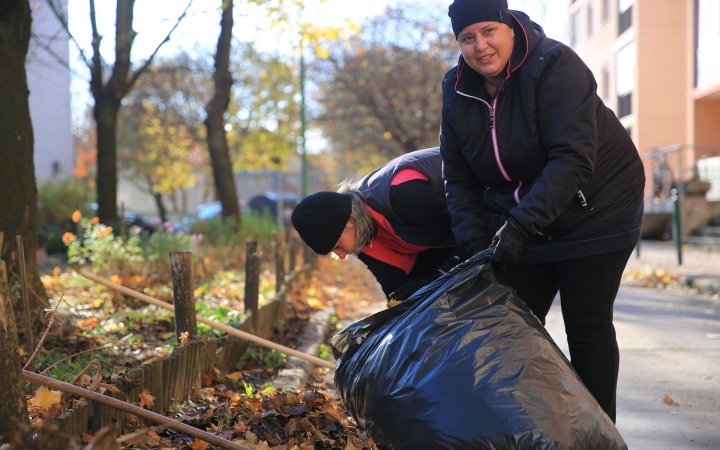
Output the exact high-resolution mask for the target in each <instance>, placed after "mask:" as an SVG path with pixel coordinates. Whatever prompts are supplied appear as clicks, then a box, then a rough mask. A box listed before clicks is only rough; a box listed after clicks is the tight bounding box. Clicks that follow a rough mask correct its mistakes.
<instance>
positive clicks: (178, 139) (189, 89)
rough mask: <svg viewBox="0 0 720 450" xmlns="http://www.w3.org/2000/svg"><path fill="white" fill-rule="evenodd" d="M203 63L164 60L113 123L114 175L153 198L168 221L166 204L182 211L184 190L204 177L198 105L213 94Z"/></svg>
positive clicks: (182, 57)
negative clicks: (115, 134)
mask: <svg viewBox="0 0 720 450" xmlns="http://www.w3.org/2000/svg"><path fill="white" fill-rule="evenodd" d="M207 66H208V64H207V63H206V61H205V60H204V59H203V58H192V57H191V56H190V55H188V54H187V53H181V54H179V55H176V56H174V57H173V58H164V59H161V60H159V61H158V62H157V64H156V65H155V66H154V67H152V68H151V69H150V70H149V71H148V73H147V76H145V77H142V79H141V80H140V82H139V83H138V86H137V87H136V88H135V89H133V91H132V92H131V93H130V94H129V95H128V97H127V98H126V101H125V105H124V107H123V109H122V111H121V113H120V117H119V121H118V164H119V169H120V173H119V176H120V177H122V178H124V179H126V180H127V181H129V182H130V183H132V184H133V185H135V186H136V187H137V188H138V189H140V190H142V191H145V192H147V193H148V194H150V195H152V196H153V198H154V199H155V204H156V206H157V208H158V216H159V217H160V219H161V220H162V221H163V222H165V221H166V220H167V210H168V208H167V206H166V204H165V200H164V199H169V200H170V201H171V203H172V205H173V209H174V211H175V212H186V207H184V202H183V201H182V200H181V201H178V200H177V196H179V197H181V199H182V198H184V195H183V194H184V193H185V190H187V189H190V188H192V187H193V186H195V184H196V183H197V182H198V180H199V179H201V178H203V177H204V176H206V175H207V170H205V169H206V166H205V161H206V159H207V158H206V153H207V152H206V151H205V143H204V139H205V129H204V127H203V126H202V122H203V118H204V110H203V106H204V104H205V103H206V102H207V99H208V98H209V96H210V93H211V91H212V85H211V83H210V79H209V77H208V76H207V72H206V71H207V68H208V67H207Z"/></svg>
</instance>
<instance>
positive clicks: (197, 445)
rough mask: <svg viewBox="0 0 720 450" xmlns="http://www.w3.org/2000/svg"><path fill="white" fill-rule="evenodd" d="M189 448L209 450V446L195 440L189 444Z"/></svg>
mask: <svg viewBox="0 0 720 450" xmlns="http://www.w3.org/2000/svg"><path fill="white" fill-rule="evenodd" d="M190 448H191V449H193V450H207V449H209V448H210V444H208V443H207V442H205V441H201V440H200V439H195V440H194V441H192V442H191V443H190Z"/></svg>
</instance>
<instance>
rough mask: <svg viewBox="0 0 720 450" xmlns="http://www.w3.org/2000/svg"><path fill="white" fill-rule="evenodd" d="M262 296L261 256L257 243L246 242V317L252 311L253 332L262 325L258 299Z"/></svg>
mask: <svg viewBox="0 0 720 450" xmlns="http://www.w3.org/2000/svg"><path fill="white" fill-rule="evenodd" d="M259 295H260V255H258V251H257V241H245V315H247V314H248V313H250V311H252V313H251V314H252V324H253V331H255V332H257V328H258V326H259V325H260V321H259V319H260V315H259V314H258V309H259V308H258V297H259Z"/></svg>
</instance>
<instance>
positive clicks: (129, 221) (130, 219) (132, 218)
mask: <svg viewBox="0 0 720 450" xmlns="http://www.w3.org/2000/svg"><path fill="white" fill-rule="evenodd" d="M90 209H92V210H93V211H96V212H97V209H98V205H97V203H91V204H90ZM120 212H121V211H120V209H119V208H118V211H117V215H118V224H119V222H120V220H119V217H120ZM113 226H114V225H113ZM125 226H126V227H127V228H128V229H129V228H131V227H140V228H142V229H143V230H145V231H147V232H149V233H152V232H153V231H154V230H155V228H154V227H153V226H152V224H151V223H150V221H148V220H145V218H143V217H142V216H141V215H139V214H138V213H136V212H135V211H131V210H128V209H125Z"/></svg>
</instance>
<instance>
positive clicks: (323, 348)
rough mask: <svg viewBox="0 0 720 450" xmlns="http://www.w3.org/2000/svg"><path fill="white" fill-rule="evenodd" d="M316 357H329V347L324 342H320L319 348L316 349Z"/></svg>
mask: <svg viewBox="0 0 720 450" xmlns="http://www.w3.org/2000/svg"><path fill="white" fill-rule="evenodd" d="M318 357H319V358H320V359H328V358H329V357H330V347H329V346H328V345H326V344H320V349H319V350H318Z"/></svg>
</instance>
